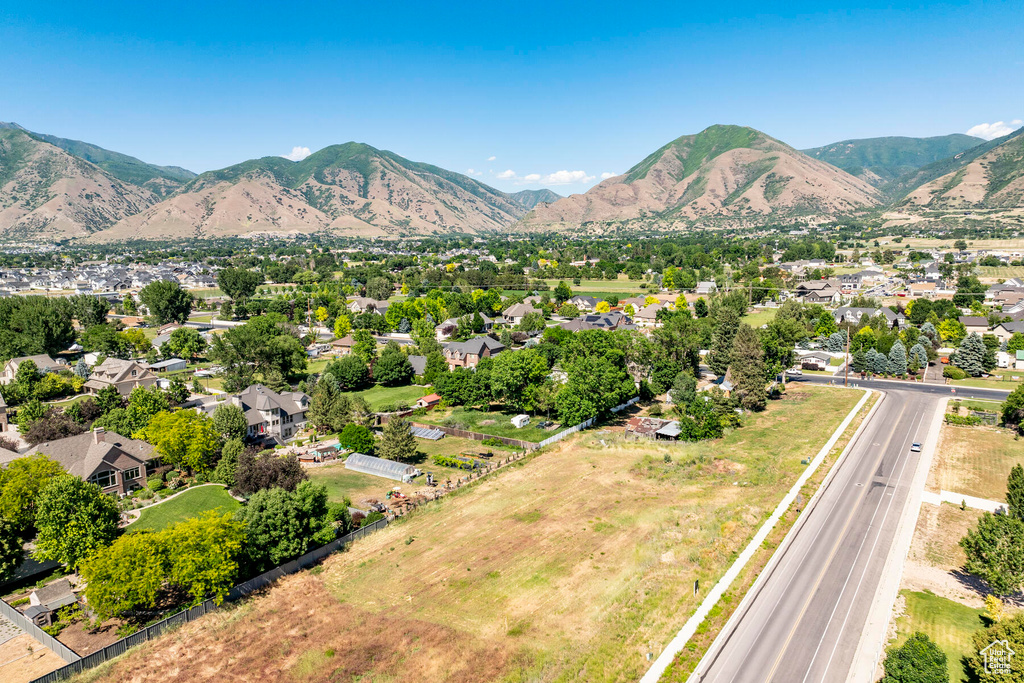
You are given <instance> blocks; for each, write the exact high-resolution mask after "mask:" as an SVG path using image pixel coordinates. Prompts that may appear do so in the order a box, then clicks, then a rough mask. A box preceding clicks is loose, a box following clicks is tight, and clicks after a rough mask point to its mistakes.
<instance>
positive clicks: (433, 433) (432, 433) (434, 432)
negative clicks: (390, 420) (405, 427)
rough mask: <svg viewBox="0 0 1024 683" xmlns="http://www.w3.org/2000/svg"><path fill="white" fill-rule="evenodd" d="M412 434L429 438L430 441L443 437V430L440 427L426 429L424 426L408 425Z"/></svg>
mask: <svg viewBox="0 0 1024 683" xmlns="http://www.w3.org/2000/svg"><path fill="white" fill-rule="evenodd" d="M410 429H411V430H412V435H413V436H418V437H420V438H421V439H430V440H431V441H437V440H438V439H441V438H443V437H444V432H442V431H441V430H440V429H426V428H424V427H410Z"/></svg>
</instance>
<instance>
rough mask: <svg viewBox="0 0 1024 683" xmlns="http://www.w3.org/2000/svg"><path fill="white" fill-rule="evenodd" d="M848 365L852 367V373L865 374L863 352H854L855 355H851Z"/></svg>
mask: <svg viewBox="0 0 1024 683" xmlns="http://www.w3.org/2000/svg"><path fill="white" fill-rule="evenodd" d="M850 365H851V366H852V367H853V371H854V372H867V370H868V359H867V355H866V354H865V353H864V352H863V351H858V352H856V353H855V354H853V358H852V359H851V361H850Z"/></svg>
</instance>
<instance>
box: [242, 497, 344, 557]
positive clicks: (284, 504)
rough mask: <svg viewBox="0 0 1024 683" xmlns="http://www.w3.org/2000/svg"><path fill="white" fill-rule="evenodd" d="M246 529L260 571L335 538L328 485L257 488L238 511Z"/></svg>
mask: <svg viewBox="0 0 1024 683" xmlns="http://www.w3.org/2000/svg"><path fill="white" fill-rule="evenodd" d="M235 516H236V519H237V520H238V521H239V522H240V523H241V524H242V527H243V528H244V530H245V538H246V548H247V550H248V553H249V558H250V561H251V562H252V564H253V566H254V568H255V569H256V570H257V571H265V570H267V569H270V568H271V567H276V566H278V565H280V564H283V563H284V562H287V561H288V560H291V559H293V558H295V557H298V556H299V555H301V554H302V553H304V552H306V550H307V548H308V547H309V546H310V545H313V544H323V543H327V542H329V541H330V540H331V538H332V537H333V535H334V533H333V527H332V525H331V520H330V518H329V515H328V506H327V488H326V486H324V485H323V484H314V483H313V482H310V481H304V482H302V483H301V484H299V485H298V487H297V488H296V489H295V491H294V492H289V491H286V490H284V489H281V488H271V489H265V490H262V491H257V492H256V493H254V494H253V495H252V497H250V498H249V502H248V503H247V504H246V505H245V507H243V508H241V509H240V510H239V511H238V512H237V513H236V515H235Z"/></svg>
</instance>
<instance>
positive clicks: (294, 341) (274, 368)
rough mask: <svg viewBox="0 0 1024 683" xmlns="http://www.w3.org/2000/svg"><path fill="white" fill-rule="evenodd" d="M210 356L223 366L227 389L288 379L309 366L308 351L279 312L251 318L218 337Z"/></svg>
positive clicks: (243, 387)
mask: <svg viewBox="0 0 1024 683" xmlns="http://www.w3.org/2000/svg"><path fill="white" fill-rule="evenodd" d="M208 355H209V357H210V358H212V359H213V360H215V361H217V362H219V363H220V364H221V365H223V366H224V375H225V379H224V388H225V389H226V390H227V391H242V390H244V389H246V388H247V387H248V386H249V385H251V384H253V383H254V381H255V375H256V374H259V375H261V376H262V378H263V380H264V381H265V382H267V381H269V379H270V378H271V377H280V378H286V377H289V376H291V375H293V374H295V373H296V372H298V371H300V370H302V369H304V368H305V367H306V349H305V347H304V346H303V345H302V342H301V341H299V338H298V336H296V333H295V332H294V329H293V328H292V327H291V326H290V325H289V324H288V323H287V319H286V318H285V317H284V316H283V315H281V314H279V313H267V314H266V315H260V316H256V317H254V318H252V319H251V320H249V321H248V322H247V323H245V324H244V325H240V326H238V327H235V328H232V329H230V330H228V331H227V332H225V333H224V334H219V335H216V336H215V337H214V339H213V347H212V348H211V350H210V352H209V354H208Z"/></svg>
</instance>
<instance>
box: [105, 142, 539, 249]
mask: <svg viewBox="0 0 1024 683" xmlns="http://www.w3.org/2000/svg"><path fill="white" fill-rule="evenodd" d="M524 213H526V207H524V206H523V205H522V204H520V203H519V202H517V201H515V200H514V199H512V198H511V197H510V196H509V195H506V194H505V193H503V192H499V191H498V190H495V189H493V188H491V187H488V186H487V185H484V184H482V183H479V182H477V181H475V180H473V179H472V178H469V177H467V176H464V175H461V174H458V173H453V172H451V171H446V170H444V169H442V168H438V167H436V166H431V165H429V164H422V163H418V162H414V161H409V160H408V159H404V158H403V157H400V156H398V155H397V154H394V153H392V152H387V151H383V150H377V149H374V148H373V147H370V146H369V145H363V144H359V143H354V142H350V143H346V144H344V145H334V146H331V147H326V148H324V149H322V150H320V151H319V152H316V153H315V154H312V155H310V156H309V157H307V158H306V159H304V160H302V161H299V162H291V161H288V160H286V159H283V158H280V157H265V158H263V159H255V160H252V161H247V162H244V163H242V164H237V165H235V166H231V167H228V168H226V169H222V170H220V171H211V172H209V173H203V174H202V175H200V176H198V177H197V178H195V179H194V180H192V181H191V182H189V183H188V184H187V185H185V187H183V188H182V190H181V192H180V193H179V194H177V195H176V196H174V197H171V198H170V199H168V200H165V201H164V202H161V203H160V204H157V205H155V206H153V207H152V208H151V209H149V210H148V211H145V212H143V213H142V214H140V215H138V216H134V217H132V218H129V219H127V220H125V221H122V222H121V223H119V224H118V225H116V226H114V227H113V228H112V229H111V230H108V231H104V233H102V234H99V235H96V236H95V239H97V240H103V241H109V240H119V239H126V238H152V237H157V236H159V237H191V236H196V235H202V236H217V235H245V234H251V233H256V232H291V231H300V232H315V231H318V230H329V231H331V232H339V233H346V234H360V235H395V236H398V235H410V234H417V235H422V234H431V233H435V232H439V233H440V232H468V233H474V232H478V231H492V230H501V229H504V228H506V227H507V226H509V225H510V224H512V223H514V222H515V220H516V219H517V218H519V217H520V216H522V215H523V214H524Z"/></svg>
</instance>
